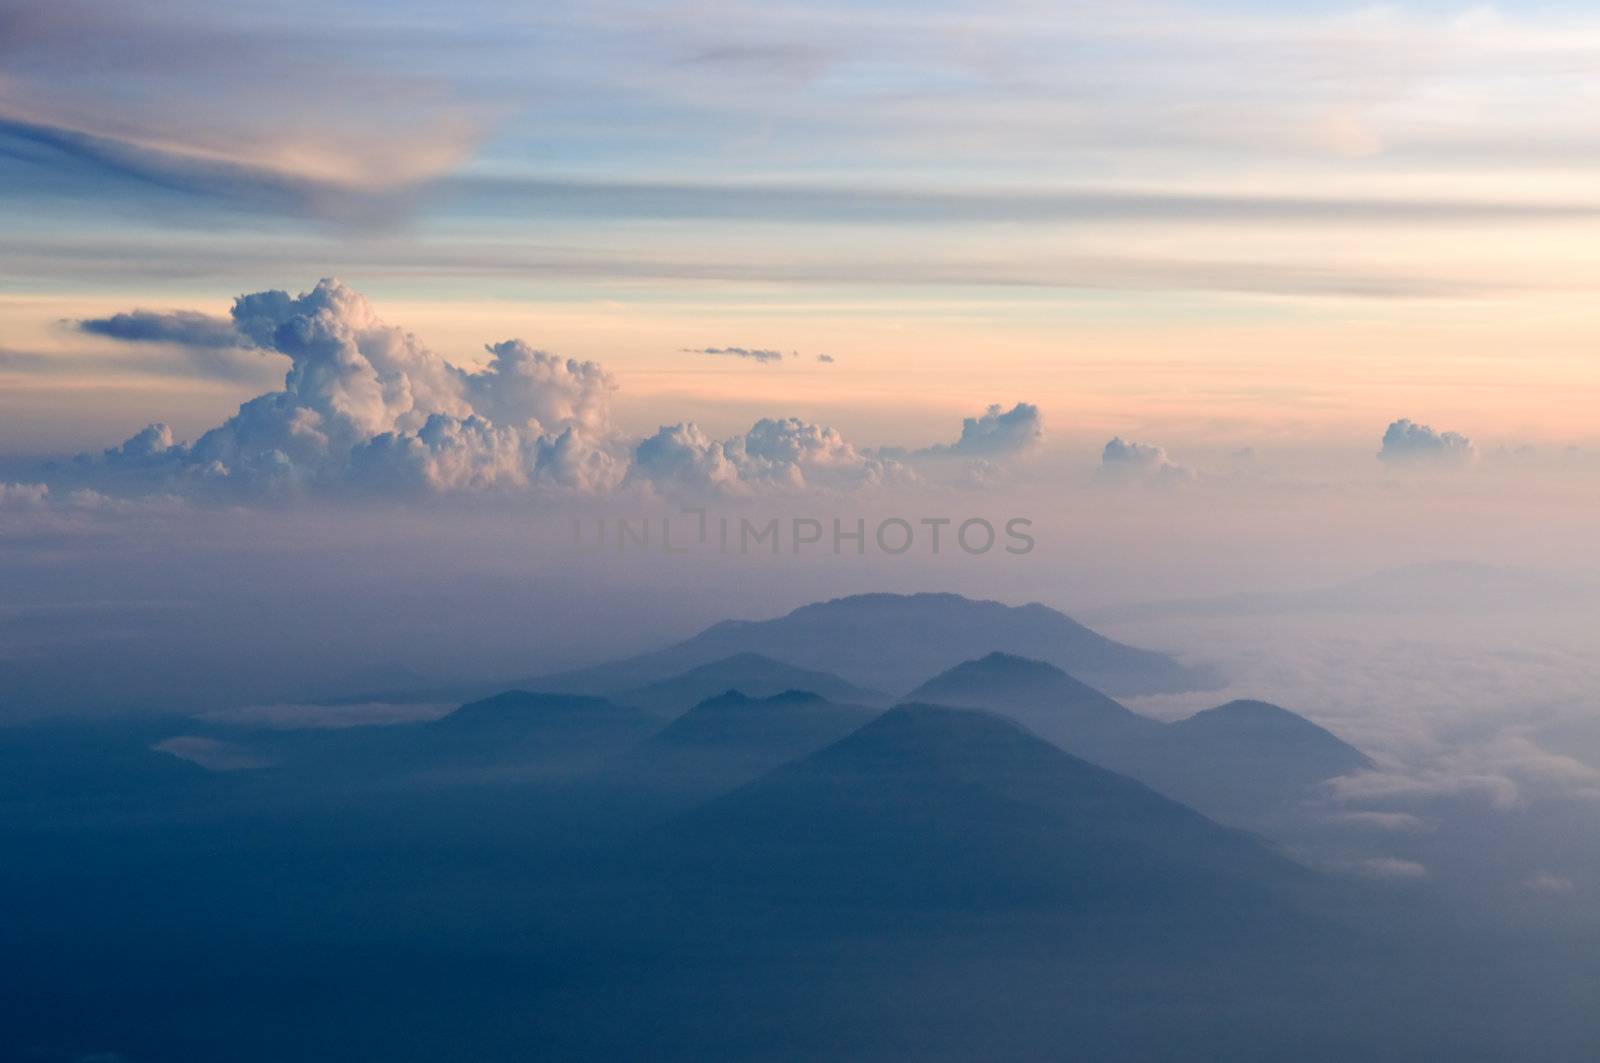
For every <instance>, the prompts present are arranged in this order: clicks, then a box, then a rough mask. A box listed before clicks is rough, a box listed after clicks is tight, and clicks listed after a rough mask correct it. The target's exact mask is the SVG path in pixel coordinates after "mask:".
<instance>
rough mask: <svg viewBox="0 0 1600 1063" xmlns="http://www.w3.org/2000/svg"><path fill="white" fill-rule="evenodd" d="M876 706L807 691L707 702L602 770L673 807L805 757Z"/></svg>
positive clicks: (869, 715) (871, 713) (734, 693)
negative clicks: (843, 701) (668, 801)
mask: <svg viewBox="0 0 1600 1063" xmlns="http://www.w3.org/2000/svg"><path fill="white" fill-rule="evenodd" d="M878 711H879V710H877V709H873V708H868V707H866V706H863V705H841V704H837V703H835V702H832V701H829V700H827V699H825V698H822V697H819V696H818V695H816V694H813V693H811V692H809V691H804V690H789V691H785V692H784V693H782V694H776V695H774V696H772V697H770V698H751V697H746V696H745V695H744V694H741V693H740V692H738V691H736V690H730V691H728V692H727V693H725V694H722V695H720V696H718V697H714V698H708V699H707V700H705V701H702V702H701V703H700V704H698V705H696V706H695V707H694V708H692V709H690V710H689V711H688V712H686V713H684V714H683V715H682V716H680V717H678V718H677V719H676V720H674V721H672V723H671V724H669V725H668V726H667V727H666V728H665V729H664V730H662V731H661V732H660V733H659V734H657V735H655V736H654V737H653V738H651V739H650V740H649V741H647V742H645V743H643V744H641V745H639V746H637V747H635V748H634V749H632V750H630V751H628V752H627V753H624V754H623V755H622V756H621V757H620V758H618V759H617V760H616V761H613V762H611V763H609V764H607V765H606V766H605V767H604V768H603V769H602V770H603V771H606V772H608V773H617V774H620V775H621V776H622V777H623V779H624V781H625V783H626V784H627V785H631V786H634V787H648V788H652V789H656V790H659V791H662V792H664V794H666V795H667V796H668V797H670V799H672V800H674V801H676V802H678V803H679V805H680V807H682V805H683V804H684V803H687V802H690V801H694V800H701V799H704V798H706V797H709V796H711V795H712V794H716V793H721V792H723V791H725V790H731V789H733V788H734V787H736V786H740V785H742V784H744V783H747V782H749V781H750V780H751V779H754V778H756V777H757V776H759V775H763V774H765V773H766V772H769V771H771V770H772V769H773V768H776V767H778V766H780V765H782V764H785V763H788V762H789V761H791V760H796V759H799V758H801V757H805V756H809V755H810V754H812V753H815V752H816V751H817V750H819V749H821V748H823V747H824V746H826V745H828V744H830V743H832V742H835V741H837V740H838V739H840V738H842V737H843V736H845V735H847V734H849V733H850V732H852V731H854V730H856V729H857V728H859V727H861V726H862V725H863V724H865V723H867V722H868V721H869V720H871V719H872V718H873V717H874V716H876V715H878Z"/></svg>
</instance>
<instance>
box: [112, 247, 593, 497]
mask: <svg viewBox="0 0 1600 1063" xmlns="http://www.w3.org/2000/svg"><path fill="white" fill-rule="evenodd" d="M231 328H232V330H233V331H234V333H235V334H236V335H237V336H238V337H240V338H241V341H242V342H244V343H248V344H250V345H253V346H256V347H259V348H262V349H264V350H270V351H275V352H277V353H279V354H282V355H286V356H287V357H288V358H289V360H290V365H289V370H288V372H287V374H286V376H285V378H284V383H283V387H282V389H281V390H278V391H273V392H268V393H267V394H264V395H259V396H257V397H256V398H253V399H251V400H249V401H248V402H246V403H244V404H243V405H241V406H240V407H239V410H238V412H237V413H235V414H234V415H233V416H232V417H230V418H229V419H228V420H227V421H225V422H224V423H223V424H221V425H218V426H217V427H216V428H213V429H211V430H210V431H208V432H206V433H204V434H203V435H201V436H200V437H199V438H198V439H197V440H195V441H194V443H193V444H184V443H179V442H176V441H175V440H174V439H173V435H172V431H171V429H170V428H168V427H167V426H166V425H164V424H154V425H151V426H149V427H148V428H145V429H144V430H142V431H140V432H139V433H137V434H136V435H134V436H133V437H132V438H130V439H129V440H128V441H127V442H125V443H123V444H122V445H121V446H118V447H113V448H111V449H110V450H107V451H106V452H104V454H103V455H101V456H100V457H99V458H98V459H92V461H97V462H98V463H99V464H101V465H104V466H106V467H110V468H115V469H118V470H129V469H144V470H147V471H164V472H169V473H170V472H181V473H183V474H185V475H189V476H200V477H202V478H208V479H212V480H218V481H220V480H226V481H228V482H230V483H233V484H244V485H252V486H263V485H288V486H313V485H320V484H332V483H354V484H356V485H360V486H400V485H408V486H412V487H418V488H428V489H436V490H456V489H459V490H469V489H502V488H525V487H527V486H529V485H530V484H532V483H534V482H535V481H539V480H547V481H548V482H550V483H551V484H552V485H554V486H577V487H581V488H590V487H594V486H597V485H598V486H605V485H608V484H609V483H614V482H615V481H616V480H617V479H618V478H620V471H616V470H615V468H614V467H615V464H616V462H615V459H614V458H613V457H612V456H611V455H610V454H609V453H608V452H607V448H608V447H611V446H613V445H614V443H615V441H614V440H613V438H612V436H613V430H612V429H611V426H610V414H609V395H610V393H611V391H613V390H614V389H615V387H616V385H615V382H614V381H613V380H612V378H611V377H610V375H609V374H607V373H606V372H605V371H604V370H603V369H601V368H600V367H599V366H598V365H595V364H594V363H592V362H579V361H576V360H573V359H563V358H559V357H557V356H555V355H552V354H549V353H547V352H544V351H539V350H536V349H534V348H532V347H530V346H528V345H527V344H525V343H523V342H522V341H520V340H506V341H504V342H502V343H497V344H493V345H491V346H489V347H487V348H486V350H487V352H488V354H489V355H490V361H489V363H488V365H487V366H486V367H484V368H482V369H463V368H460V367H457V366H454V365H452V364H450V363H449V362H447V361H445V360H444V359H443V358H441V357H439V356H438V355H437V354H434V353H433V352H432V351H430V350H428V349H427V348H426V347H424V346H423V345H422V344H421V343H420V342H419V341H418V340H417V338H416V337H415V336H413V335H412V334H411V333H409V332H406V331H405V330H403V329H400V328H397V327H395V326H392V325H389V324H386V323H385V322H384V321H383V320H382V319H381V318H379V317H378V315H377V313H376V312H375V311H374V310H373V308H372V306H371V304H370V303H368V301H367V299H366V298H365V297H364V296H362V295H361V294H360V293H359V292H357V291H355V290H354V289H352V288H350V287H348V286H346V285H344V284H342V283H340V282H339V281H337V280H331V279H328V280H323V281H321V282H320V283H319V284H317V286H316V287H315V288H313V289H312V290H311V291H310V292H306V293H303V294H301V295H298V296H290V295H289V294H288V293H287V292H282V291H266V292H256V293H253V294H249V295H243V296H240V297H239V298H238V299H236V300H235V301H234V305H233V310H232V314H231Z"/></svg>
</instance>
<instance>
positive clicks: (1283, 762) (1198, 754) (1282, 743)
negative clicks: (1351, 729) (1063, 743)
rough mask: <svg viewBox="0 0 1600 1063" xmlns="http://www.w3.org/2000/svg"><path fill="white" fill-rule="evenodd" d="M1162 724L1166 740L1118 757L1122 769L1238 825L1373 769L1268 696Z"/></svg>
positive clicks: (1264, 817) (1362, 757)
mask: <svg viewBox="0 0 1600 1063" xmlns="http://www.w3.org/2000/svg"><path fill="white" fill-rule="evenodd" d="M1163 730H1164V732H1165V734H1164V738H1165V740H1164V741H1162V742H1159V743H1155V744H1152V745H1150V746H1148V747H1146V748H1144V749H1142V750H1140V751H1137V752H1135V753H1133V754H1131V755H1130V756H1129V757H1127V758H1124V759H1123V760H1122V761H1121V764H1122V766H1123V767H1124V768H1125V770H1127V771H1129V772H1130V773H1132V774H1134V775H1136V776H1137V777H1139V778H1141V779H1144V780H1145V781H1147V782H1149V783H1150V784H1151V785H1152V786H1155V787H1157V788H1158V789H1160V790H1161V792H1163V793H1166V794H1170V795H1171V796H1173V797H1175V798H1177V799H1178V800H1180V801H1187V802H1191V803H1193V804H1195V805H1196V806H1197V807H1200V808H1203V809H1205V810H1206V811H1207V812H1208V813H1209V814H1211V815H1215V816H1217V817H1219V818H1222V819H1225V820H1227V821H1229V822H1233V823H1241V824H1245V823H1248V824H1255V825H1259V824H1262V823H1264V822H1266V821H1267V820H1268V819H1270V818H1271V817H1273V816H1275V815H1279V814H1284V813H1288V812H1291V811H1292V810H1293V806H1294V805H1295V804H1296V803H1298V802H1299V801H1301V800H1303V799H1304V798H1306V797H1308V796H1311V795H1312V793H1313V792H1314V789H1315V787H1316V786H1317V785H1318V784H1319V783H1322V782H1324V781H1326V780H1328V779H1332V778H1334V777H1336V776H1340V775H1349V774H1351V773H1353V772H1357V771H1363V770H1366V769H1370V768H1372V767H1373V763H1372V760H1371V759H1370V758H1369V757H1368V756H1367V755H1366V754H1365V753H1362V752H1361V751H1360V750H1359V749H1356V748H1355V747H1354V746H1352V745H1350V744H1348V743H1347V742H1345V741H1343V740H1342V739H1340V738H1339V737H1338V736H1337V735H1335V734H1333V733H1332V732H1330V731H1328V730H1325V729H1324V728H1322V727H1319V726H1317V725H1316V724H1314V723H1312V722H1311V721H1310V720H1308V719H1306V718H1305V717H1304V716H1299V715H1297V714H1295V713H1293V712H1290V711H1289V710H1288V709H1285V708H1282V707H1281V706H1278V705H1272V704H1269V703H1267V702H1264V701H1230V702H1228V703H1227V704H1226V705H1219V706H1217V707H1216V708H1214V709H1206V710H1205V711H1204V712H1198V713H1195V714H1194V715H1193V716H1190V717H1188V718H1187V719H1183V720H1178V721H1177V722H1175V723H1172V724H1168V725H1167V726H1166V727H1165V728H1164V729H1163Z"/></svg>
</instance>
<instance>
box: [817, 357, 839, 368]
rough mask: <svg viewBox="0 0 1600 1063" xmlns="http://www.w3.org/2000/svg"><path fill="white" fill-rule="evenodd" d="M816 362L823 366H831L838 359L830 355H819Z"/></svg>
mask: <svg viewBox="0 0 1600 1063" xmlns="http://www.w3.org/2000/svg"><path fill="white" fill-rule="evenodd" d="M817 361H819V362H822V363H823V364H824V365H832V364H833V363H834V362H836V361H838V359H837V358H835V357H834V356H833V355H831V354H819V355H817Z"/></svg>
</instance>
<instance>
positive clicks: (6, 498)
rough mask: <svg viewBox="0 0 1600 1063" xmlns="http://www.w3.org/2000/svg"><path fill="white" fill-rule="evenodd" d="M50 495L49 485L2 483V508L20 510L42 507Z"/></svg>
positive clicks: (0, 491)
mask: <svg viewBox="0 0 1600 1063" xmlns="http://www.w3.org/2000/svg"><path fill="white" fill-rule="evenodd" d="M49 495H50V487H49V485H48V484H17V483H5V482H4V481H0V506H16V507H18V508H22V507H31V506H38V505H42V504H43V503H44V501H45V499H46V498H48V497H49Z"/></svg>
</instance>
